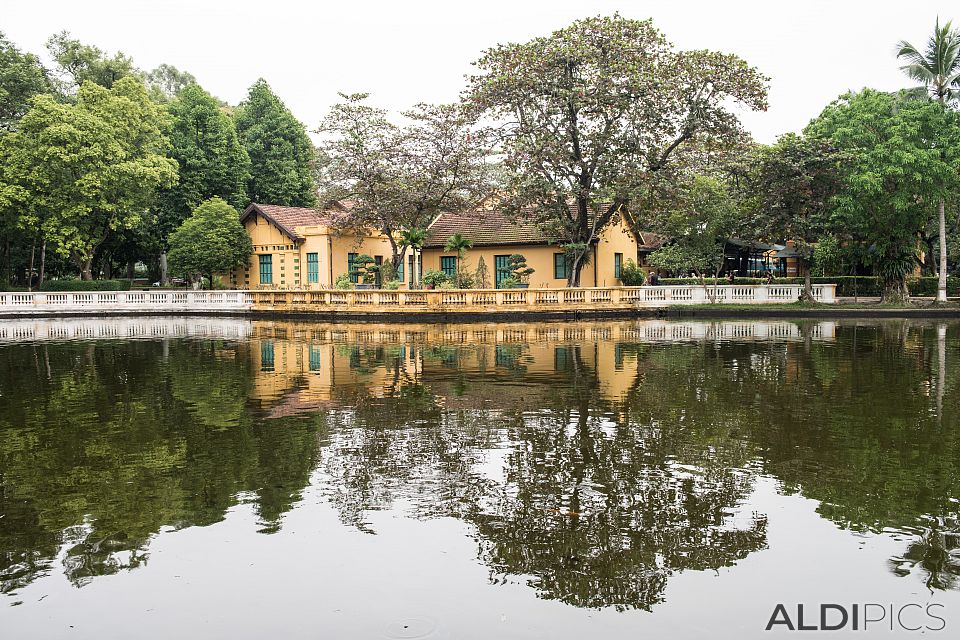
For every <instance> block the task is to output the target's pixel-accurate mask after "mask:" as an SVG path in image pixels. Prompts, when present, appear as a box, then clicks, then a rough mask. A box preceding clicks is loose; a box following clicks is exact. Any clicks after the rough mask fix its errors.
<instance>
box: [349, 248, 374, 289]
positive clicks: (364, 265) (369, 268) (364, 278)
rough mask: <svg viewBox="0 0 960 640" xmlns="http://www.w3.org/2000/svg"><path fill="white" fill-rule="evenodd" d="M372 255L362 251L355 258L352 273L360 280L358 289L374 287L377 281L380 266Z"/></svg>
mask: <svg viewBox="0 0 960 640" xmlns="http://www.w3.org/2000/svg"><path fill="white" fill-rule="evenodd" d="M376 262H377V261H376V260H374V259H373V257H372V256H369V255H367V254H365V253H361V254H360V255H358V256H357V257H356V258H354V259H353V264H352V265H351V269H350V275H351V276H357V278H358V279H359V280H360V282H359V283H358V284H357V289H373V288H374V286H375V283H376V281H377V271H379V269H380V267H379V266H378V265H377V264H376Z"/></svg>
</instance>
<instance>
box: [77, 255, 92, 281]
mask: <svg viewBox="0 0 960 640" xmlns="http://www.w3.org/2000/svg"><path fill="white" fill-rule="evenodd" d="M80 279H81V280H93V256H87V257H86V258H84V259H83V262H82V263H81V267H80Z"/></svg>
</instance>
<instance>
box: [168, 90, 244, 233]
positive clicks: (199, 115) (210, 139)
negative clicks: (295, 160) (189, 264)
mask: <svg viewBox="0 0 960 640" xmlns="http://www.w3.org/2000/svg"><path fill="white" fill-rule="evenodd" d="M168 108H169V111H170V115H171V117H172V121H173V122H172V126H171V129H170V143H171V146H172V148H171V151H170V155H171V157H172V158H174V159H175V160H176V161H177V162H178V163H179V165H180V180H179V182H178V183H177V184H176V185H175V186H173V187H172V188H170V189H168V190H166V191H164V192H163V193H162V195H161V201H160V206H159V207H158V210H157V211H158V215H157V224H158V227H159V229H158V231H159V235H160V237H161V240H165V239H166V238H167V237H168V236H169V234H170V233H172V232H173V230H174V229H176V228H177V227H179V226H180V225H181V224H182V223H183V221H184V220H185V219H186V218H187V216H188V215H190V212H191V211H193V210H194V209H195V208H196V207H197V206H198V205H199V204H200V203H201V202H203V201H204V200H207V199H209V198H212V197H215V196H217V197H220V198H222V199H223V200H226V201H227V202H228V203H229V204H230V205H231V206H232V207H234V208H235V209H238V210H243V209H244V208H245V207H246V206H247V204H248V202H249V201H248V199H247V180H248V179H249V177H250V158H249V157H248V156H247V152H246V150H245V149H244V148H243V145H241V144H240V141H239V139H238V137H237V130H236V126H235V125H234V123H233V120H232V119H231V118H230V116H228V115H227V114H226V113H224V111H223V109H221V107H220V105H219V104H218V103H217V101H216V100H215V99H214V98H213V96H211V95H210V94H209V93H207V92H206V91H204V90H203V89H201V88H200V87H199V86H198V85H196V84H192V85H189V86H187V87H184V88H183V89H182V90H181V91H180V93H179V95H178V97H177V98H176V99H175V100H174V101H173V102H171V103H170V105H169V107H168Z"/></svg>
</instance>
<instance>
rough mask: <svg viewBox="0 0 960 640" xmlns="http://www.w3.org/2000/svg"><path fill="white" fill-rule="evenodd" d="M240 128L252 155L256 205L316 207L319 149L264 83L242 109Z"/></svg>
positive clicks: (250, 188)
mask: <svg viewBox="0 0 960 640" xmlns="http://www.w3.org/2000/svg"><path fill="white" fill-rule="evenodd" d="M236 123H237V132H238V133H239V135H240V140H241V142H242V143H243V146H244V148H245V149H246V150H247V154H248V155H249V156H250V169H251V171H250V179H249V181H248V182H247V194H248V195H249V197H250V200H252V201H254V202H263V203H268V204H281V205H287V206H292V207H312V206H314V205H315V204H316V203H317V193H316V184H315V182H314V166H313V165H314V163H315V161H316V150H315V149H314V147H313V143H312V142H311V141H310V138H309V137H308V136H307V131H306V129H305V128H304V126H303V124H302V123H301V122H300V121H299V120H297V119H296V118H294V117H293V114H292V113H290V110H289V109H287V107H286V106H284V104H283V102H281V101H280V98H278V97H277V96H276V95H275V94H274V93H273V91H271V90H270V85H268V84H267V83H266V81H265V80H263V79H262V78H261V79H260V80H257V82H256V83H254V85H253V86H252V87H250V92H249V93H248V94H247V99H246V100H245V101H244V102H242V103H240V106H239V107H238V108H237V112H236Z"/></svg>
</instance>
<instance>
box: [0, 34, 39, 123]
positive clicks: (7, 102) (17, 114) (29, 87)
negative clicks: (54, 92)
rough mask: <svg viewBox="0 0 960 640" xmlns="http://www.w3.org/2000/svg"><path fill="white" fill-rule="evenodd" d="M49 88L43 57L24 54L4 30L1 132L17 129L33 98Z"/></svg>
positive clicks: (1, 41) (0, 77)
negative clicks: (41, 58)
mask: <svg viewBox="0 0 960 640" xmlns="http://www.w3.org/2000/svg"><path fill="white" fill-rule="evenodd" d="M49 89H50V85H49V82H48V80H47V75H46V71H45V70H44V68H43V65H42V64H41V62H40V59H39V58H37V56H35V55H33V54H32V53H21V52H20V50H19V49H18V48H17V47H16V46H15V45H14V44H13V43H12V42H10V41H9V40H8V39H7V37H6V36H5V35H4V34H3V32H2V31H0V132H2V131H3V130H7V131H9V130H11V129H13V128H14V127H15V126H16V122H17V120H19V119H20V118H21V117H22V116H23V114H25V113H26V112H27V109H28V108H29V103H30V98H32V97H33V96H35V95H38V94H41V93H46V92H47V91H49Z"/></svg>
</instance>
